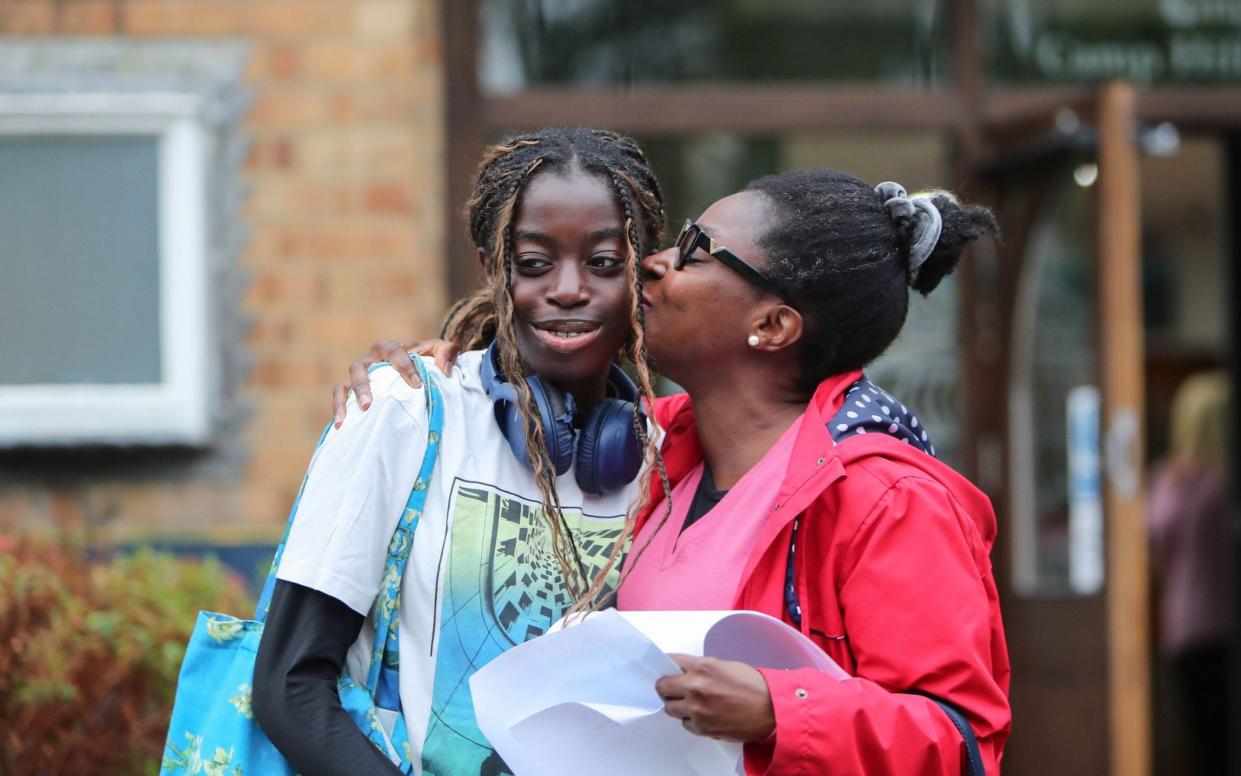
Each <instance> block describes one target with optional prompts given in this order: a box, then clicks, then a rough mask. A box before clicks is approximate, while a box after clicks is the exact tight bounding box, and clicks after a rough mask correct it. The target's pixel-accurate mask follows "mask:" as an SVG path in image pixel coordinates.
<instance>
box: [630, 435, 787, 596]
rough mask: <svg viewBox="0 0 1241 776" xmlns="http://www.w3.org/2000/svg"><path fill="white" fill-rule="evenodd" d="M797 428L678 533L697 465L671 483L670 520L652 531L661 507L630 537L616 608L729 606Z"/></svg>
mask: <svg viewBox="0 0 1241 776" xmlns="http://www.w3.org/2000/svg"><path fill="white" fill-rule="evenodd" d="M801 423H802V419H801V418H800V417H799V418H798V419H797V420H795V421H793V425H791V426H789V428H788V430H786V431H785V432H784V434H783V435H781V437H780V439H779V441H777V442H776V443H775V444H774V445H773V446H772V448H771V449H770V450H768V451H767V454H766V455H764V456H763V457H762V459H760V460H759V462H758V463H756V464H755V465H754V466H753V467H752V468H751V469H750V470H749V471H748V472H746V473H745V475H744V476H742V478H741V479H740V480H738V481H737V482H736V484H734V485H733V487H732V488H730V489H729V491H728V493H726V494H725V495H724V498H722V499H720V502H719V503H718V504H716V505H715V507H714V508H712V509H711V511H710V512H708V513H707V514H705V515H703V516H702V517H701V518H699V519H698V520H697V522H695V523H694V524H693V525H691V526H689V527H688V528H686V529H685V531H684V532H682V531H681V526H683V525H685V518H686V516H687V515H688V514H689V508H690V504H691V503H692V502H693V500H694V493H695V491H697V489H698V483H699V482H701V481H702V472H703V466H704V464H702V463H700V464H698V465H697V466H695V467H694V468H693V470H691V471H690V473H689V474H688V475H686V477H685V479H683V480H681V482H679V483H677V486H676V487H675V488H673V489H672V514H671V515H669V516H668V520H667V522H665V523H664V525H663V526H662V527H660V526H659V521H660V516H661V515H662V514H663V513H664V510H665V509H667V506H666V504H663V503H661V504H660V505H659V507H658V508H656V509H655V510H654V511H653V512H652V513H651V519H650V520H649V521H647V523H646V525H644V526H643V527H642V530H641V531H640V532H639V533H638V535H637V537H636V538H635V539H634V542H633V549H632V550H631V551H630V553H629V557H630V558H637V561H636V562H634V565H633V566H632V567H631V569H630V570H629V572H628V576H627V577H626V578H625V581H624V584H622V585H621V588H620V591H619V593H618V596H617V606H618V607H619V608H620V609H639V610H689V609H696V610H711V609H731V608H732V607H733V601H734V600H735V599H736V596H737V586H738V585H739V584H740V583H741V570H742V568H743V567H744V566H745V562H746V559H747V558H748V557H749V556H750V551H751V550H752V549H753V546H754V541H755V540H756V539H757V538H758V533H759V530H760V529H761V528H762V527H763V522H764V521H765V520H766V518H767V515H768V514H769V513H770V512H771V510H772V508H773V507H774V506H775V504H776V496H778V495H779V490H780V483H781V481H782V480H783V479H784V472H785V470H786V469H787V468H788V463H789V458H790V457H791V456H792V454H793V442H794V441H795V440H796V439H797V430H798V429H799V428H801ZM657 527H658V531H656V528H657ZM647 542H650V544H649V546H648V545H647ZM643 547H645V549H644V550H643V549H642V548H643ZM639 551H641V553H642V554H641V555H640V556H639V555H638V552H639Z"/></svg>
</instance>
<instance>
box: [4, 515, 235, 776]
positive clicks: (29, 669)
mask: <svg viewBox="0 0 1241 776" xmlns="http://www.w3.org/2000/svg"><path fill="white" fill-rule="evenodd" d="M253 606H254V604H253V602H252V601H250V600H249V596H248V595H247V594H246V592H245V590H244V588H243V586H242V585H241V583H240V581H239V580H237V579H236V578H235V577H233V576H232V575H230V574H229V573H228V572H227V571H226V570H225V569H224V567H223V566H221V565H220V564H219V563H218V562H217V561H215V560H214V559H208V560H206V561H197V560H186V559H180V558H176V557H173V556H171V555H168V554H165V553H158V552H151V551H138V552H136V553H132V554H127V555H124V556H119V557H104V558H95V559H89V558H88V554H87V552H86V550H85V547H84V543H83V542H81V541H79V540H76V539H71V538H65V537H59V538H51V537H45V536H32V535H27V534H20V533H13V532H7V533H0V773H3V774H13V775H14V776H18V775H19V774H20V775H22V776H25V775H26V774H30V775H32V776H43V774H56V775H57V776H59V775H60V774H77V773H83V774H85V773H90V774H130V773H135V774H136V773H142V774H152V773H155V772H156V771H157V770H158V769H159V761H160V756H161V754H162V752H163V745H164V735H165V733H166V732H167V727H168V718H169V716H170V715H171V712H172V698H173V693H174V691H175V689H176V682H177V673H178V671H179V670H180V667H181V658H182V656H183V654H184V652H185V643H186V640H187V639H188V638H189V634H190V631H191V630H192V629H193V627H194V621H195V617H196V615H197V613H198V610H199V609H212V610H217V611H224V612H229V613H234V614H247V613H248V612H249V611H250V610H252V608H253Z"/></svg>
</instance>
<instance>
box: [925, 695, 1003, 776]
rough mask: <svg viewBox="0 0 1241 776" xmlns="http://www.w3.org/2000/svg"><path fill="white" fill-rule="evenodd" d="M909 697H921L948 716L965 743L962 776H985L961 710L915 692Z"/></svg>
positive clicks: (969, 729)
mask: <svg viewBox="0 0 1241 776" xmlns="http://www.w3.org/2000/svg"><path fill="white" fill-rule="evenodd" d="M910 694H911V695H921V696H922V697H923V698H926V699H927V700H929V701H931V702H933V703H934V704H935V705H936V706H939V707H940V708H941V709H943V712H944V713H945V714H947V715H948V719H949V720H951V722H952V725H953V727H955V728H956V729H957V732H958V733H960V734H961V740H962V741H963V742H964V743H965V760H964V761H963V762H962V763H961V773H962V774H963V776H987V771H986V769H985V768H983V767H982V751H981V750H979V748H978V737H977V736H975V735H974V728H972V727H970V723H969V720H967V719H966V718H965V715H964V714H962V713H961V710H960V709H958V708H957V707H956V706H953V705H952V704H951V703H949V702H948V701H945V700H941V699H940V698H936V697H935V696H934V695H930V694H928V693H924V692H918V691H916V690H914V691H912V692H911V693H910Z"/></svg>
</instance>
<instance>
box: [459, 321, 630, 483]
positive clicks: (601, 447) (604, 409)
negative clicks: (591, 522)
mask: <svg viewBox="0 0 1241 776" xmlns="http://www.w3.org/2000/svg"><path fill="white" fill-rule="evenodd" d="M499 358H500V353H499V351H498V350H497V349H496V343H494V342H493V343H491V345H490V346H489V347H488V348H487V352H485V353H484V354H483V366H482V370H481V374H482V380H483V389H484V390H486V391H487V395H488V396H490V397H491V401H492V402H493V406H494V411H495V416H496V423H498V424H499V426H500V433H502V434H503V435H504V438H505V439H507V440H508V444H509V447H511V448H512V449H513V455H515V456H517V460H519V461H521V462H522V463H524V464H526V465H527V466H532V465H533V464H532V463H531V461H530V455H529V453H528V452H527V450H526V434H525V430H524V429H523V428H522V425H521V411H520V410H518V409H517V391H516V389H514V388H513V386H512V385H511V384H510V383H509V382H508V381H507V380H505V379H504V377H503V376H501V374H500V365H499ZM526 385H528V386H530V393H531V395H532V396H533V397H534V405H535V407H536V409H537V410H538V413H539V422H540V423H542V425H543V435H544V437H545V438H546V439H547V452H548V454H549V456H550V457H551V460H552V464H553V465H554V466H555V467H556V475H557V476H560V475H561V474H564V473H565V472H567V471H568V470H569V467H570V466H572V465H573V460H574V457H575V456H576V458H577V467H576V468H575V469H574V472H573V474H574V478H575V479H576V480H577V484H578V486H579V487H581V489H582V490H583V491H585V492H587V493H593V494H595V495H602V494H604V493H610V492H612V491H616V490H620V489H621V488H623V487H625V485H627V484H629V483H630V482H632V481H633V479H634V477H637V476H638V469H639V468H641V466H642V449H641V445H640V444H639V441H638V435H637V433H636V432H635V431H634V428H633V413H634V407H635V406H636V405H638V387H637V386H636V385H634V384H633V381H632V380H630V379H629V376H628V375H626V374H625V372H624V370H622V369H621V368H620V367H619V366H617V365H616V364H612V366H611V368H610V370H609V372H608V394H609V395H608V397H607V398H604V399H602V400H601V401H600V402H599V403H598V404H596V405H595V406H594V407H592V408H591V410H590V415H589V416H588V417H587V418H586V422H585V423H583V424H582V428H581V430H580V431H579V430H578V429H575V428H574V427H573V415H574V414H575V413H576V411H577V406H576V404H575V403H574V401H573V396H571V395H570V394H566V393H561V392H560V391H559V390H557V389H556V388H555V387H554V386H553V385H551V384H550V383H546V382H544V381H542V380H540V379H539V377H538V375H528V376H527V377H526ZM641 422H643V423H645V422H646V416H645V414H643V415H642V418H641Z"/></svg>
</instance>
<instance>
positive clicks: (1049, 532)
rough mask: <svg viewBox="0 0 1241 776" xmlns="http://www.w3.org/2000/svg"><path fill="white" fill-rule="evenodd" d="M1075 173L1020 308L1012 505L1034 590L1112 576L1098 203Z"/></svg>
mask: <svg viewBox="0 0 1241 776" xmlns="http://www.w3.org/2000/svg"><path fill="white" fill-rule="evenodd" d="M1065 178H1066V180H1062V181H1061V182H1060V188H1059V190H1058V191H1057V193H1056V195H1055V196H1053V197H1051V198H1050V200H1049V202H1048V203H1047V204H1046V205H1044V207H1043V211H1042V212H1041V213H1040V214H1039V220H1038V222H1037V224H1036V226H1035V228H1034V230H1033V232H1032V233H1031V237H1030V242H1029V245H1028V247H1027V248H1026V253H1025V259H1024V260H1023V262H1022V267H1021V276H1020V279H1019V281H1018V283H1019V286H1018V291H1017V297H1016V303H1015V309H1014V310H1013V311H1012V316H1013V324H1012V325H1013V338H1012V347H1011V351H1010V353H1009V359H1010V364H1011V367H1010V376H1009V381H1010V383H1009V431H1010V438H1011V452H1010V459H1009V470H1010V478H1009V480H1010V494H1009V497H1010V498H1009V502H1010V503H1009V509H1010V511H1011V514H1012V525H1013V538H1012V545H1011V546H1012V548H1013V553H1014V556H1013V576H1014V579H1013V582H1014V587H1015V588H1016V589H1017V590H1018V591H1020V592H1023V593H1027V594H1030V593H1041V592H1069V591H1071V590H1073V589H1077V590H1079V591H1080V592H1094V591H1095V590H1096V589H1097V584H1099V583H1101V581H1102V578H1101V574H1100V570H1101V563H1102V560H1101V558H1102V554H1101V553H1102V547H1101V544H1100V541H1101V537H1102V524H1101V522H1100V521H1101V520H1102V502H1101V498H1102V494H1101V490H1100V488H1101V482H1100V480H1099V465H1100V460H1099V441H1098V398H1097V396H1098V394H1097V391H1096V390H1095V389H1094V386H1095V385H1096V380H1097V377H1096V373H1095V360H1096V350H1097V343H1096V337H1095V329H1096V325H1097V321H1096V319H1095V310H1096V307H1097V305H1096V304H1095V281H1094V270H1093V266H1094V253H1093V243H1092V239H1093V234H1094V231H1093V222H1092V219H1093V217H1094V215H1093V214H1094V202H1093V197H1092V196H1091V194H1092V192H1091V191H1090V189H1088V188H1085V187H1083V186H1082V185H1080V184H1077V185H1075V184H1074V183H1073V181H1072V180H1071V179H1068V174H1067V173H1066V174H1065ZM1070 419H1071V420H1072V423H1070ZM1071 466H1076V467H1077V469H1076V470H1075V471H1074V480H1073V482H1072V483H1070V476H1069V474H1070V468H1071ZM1071 484H1072V485H1073V488H1070V485H1071ZM1074 522H1076V523H1077V525H1076V526H1075V525H1074ZM1074 553H1076V554H1074ZM1075 567H1076V568H1075ZM1075 579H1079V580H1081V584H1080V585H1078V584H1073V580H1075Z"/></svg>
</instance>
